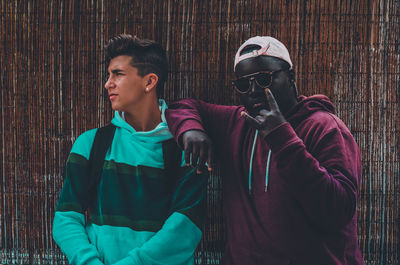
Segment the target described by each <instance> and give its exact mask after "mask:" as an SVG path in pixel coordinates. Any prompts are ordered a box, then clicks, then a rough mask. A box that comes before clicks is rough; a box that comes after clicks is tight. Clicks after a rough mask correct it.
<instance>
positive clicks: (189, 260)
mask: <svg viewBox="0 0 400 265" xmlns="http://www.w3.org/2000/svg"><path fill="white" fill-rule="evenodd" d="M201 234H202V233H201V230H200V229H199V228H198V227H197V226H196V225H195V224H194V223H193V222H191V220H190V219H189V218H188V217H186V216H185V215H183V214H180V213H176V212H175V213H173V214H172V215H171V216H170V217H169V218H168V219H167V220H166V222H165V223H164V225H163V227H162V228H161V230H160V231H158V232H157V233H156V234H155V235H154V236H153V237H152V238H151V239H150V240H149V241H147V242H146V243H145V244H144V245H143V246H141V247H140V248H135V249H133V250H132V251H130V252H129V255H128V256H127V257H126V258H124V259H122V260H120V261H119V262H117V263H115V264H114V265H133V264H135V265H156V264H157V265H161V264H165V265H169V264H176V265H188V264H193V257H194V256H193V255H194V252H195V250H196V247H197V245H198V243H199V242H200V239H201Z"/></svg>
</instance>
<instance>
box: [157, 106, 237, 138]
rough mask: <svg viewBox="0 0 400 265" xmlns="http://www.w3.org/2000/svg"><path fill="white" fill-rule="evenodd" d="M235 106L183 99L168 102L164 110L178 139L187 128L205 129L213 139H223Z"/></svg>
mask: <svg viewBox="0 0 400 265" xmlns="http://www.w3.org/2000/svg"><path fill="white" fill-rule="evenodd" d="M238 109H239V108H238V107H236V106H223V105H215V104H210V103H206V102H204V101H201V100H194V99H184V100H180V101H177V102H174V103H172V104H170V106H169V108H168V109H167V110H166V112H165V117H166V119H167V122H168V127H169V129H170V131H171V133H172V135H174V137H175V139H176V140H177V141H179V137H180V136H181V135H182V134H183V133H184V132H186V131H188V130H200V131H205V132H206V133H207V134H208V135H209V136H210V137H211V139H212V140H213V141H215V142H218V141H222V140H224V139H225V137H223V136H224V135H225V132H226V130H227V129H228V125H229V124H230V123H232V120H233V119H235V117H236V116H235V115H236V112H237V111H238Z"/></svg>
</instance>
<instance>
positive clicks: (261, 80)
mask: <svg viewBox="0 0 400 265" xmlns="http://www.w3.org/2000/svg"><path fill="white" fill-rule="evenodd" d="M255 79H256V81H257V84H258V85H259V86H261V87H264V88H265V87H268V86H270V85H271V81H272V75H271V74H267V73H261V74H258V75H257V76H256V77H255Z"/></svg>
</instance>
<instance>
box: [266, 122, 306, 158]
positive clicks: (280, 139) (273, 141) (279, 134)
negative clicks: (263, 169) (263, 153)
mask: <svg viewBox="0 0 400 265" xmlns="http://www.w3.org/2000/svg"><path fill="white" fill-rule="evenodd" d="M264 140H265V141H266V142H267V144H268V146H269V147H270V148H271V150H272V151H273V152H278V151H280V150H282V149H284V148H285V147H286V146H288V145H290V144H292V143H294V142H299V141H300V142H301V140H300V138H299V137H298V136H297V134H296V132H295V131H294V129H293V128H292V126H291V125H290V123H289V122H285V123H282V124H281V125H279V126H278V127H277V128H275V129H274V130H273V131H272V132H271V133H270V134H268V135H267V136H266V137H265V138H264Z"/></svg>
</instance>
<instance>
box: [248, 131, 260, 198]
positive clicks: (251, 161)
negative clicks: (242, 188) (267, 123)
mask: <svg viewBox="0 0 400 265" xmlns="http://www.w3.org/2000/svg"><path fill="white" fill-rule="evenodd" d="M257 136H258V131H256V134H255V135H254V140H253V148H251V156H250V169H249V194H251V171H252V170H253V155H254V148H255V147H256V143H257Z"/></svg>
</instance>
